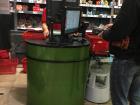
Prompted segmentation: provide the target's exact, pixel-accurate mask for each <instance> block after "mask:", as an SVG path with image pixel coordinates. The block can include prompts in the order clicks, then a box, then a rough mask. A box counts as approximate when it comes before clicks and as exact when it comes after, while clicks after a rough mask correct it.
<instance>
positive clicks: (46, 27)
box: [42, 8, 61, 38]
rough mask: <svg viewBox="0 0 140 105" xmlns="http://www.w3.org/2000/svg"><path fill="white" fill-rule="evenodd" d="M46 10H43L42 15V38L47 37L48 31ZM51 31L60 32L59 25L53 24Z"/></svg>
mask: <svg viewBox="0 0 140 105" xmlns="http://www.w3.org/2000/svg"><path fill="white" fill-rule="evenodd" d="M46 18H47V17H46V8H45V9H44V10H43V14H42V29H43V34H44V36H45V37H46V38H47V37H48V36H49V29H48V26H47V23H46ZM53 29H55V30H60V29H61V25H60V24H54V25H53Z"/></svg>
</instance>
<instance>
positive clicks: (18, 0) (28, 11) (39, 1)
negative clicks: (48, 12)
mask: <svg viewBox="0 0 140 105" xmlns="http://www.w3.org/2000/svg"><path fill="white" fill-rule="evenodd" d="M9 2H10V6H11V7H10V9H11V10H10V12H11V13H12V14H13V16H14V29H15V30H28V29H29V30H30V29H32V30H42V28H41V16H42V12H43V9H44V8H45V7H46V5H45V4H46V1H45V0H9Z"/></svg>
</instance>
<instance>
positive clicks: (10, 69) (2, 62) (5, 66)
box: [0, 58, 18, 74]
mask: <svg viewBox="0 0 140 105" xmlns="http://www.w3.org/2000/svg"><path fill="white" fill-rule="evenodd" d="M17 65H18V59H17V58H14V59H0V74H15V73H16V68H17Z"/></svg>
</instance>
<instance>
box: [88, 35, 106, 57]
mask: <svg viewBox="0 0 140 105" xmlns="http://www.w3.org/2000/svg"><path fill="white" fill-rule="evenodd" d="M86 38H87V39H88V40H89V41H90V51H91V53H92V54H94V55H101V56H106V55H108V54H109V43H108V42H107V41H105V40H104V39H102V38H100V37H99V36H97V35H86Z"/></svg>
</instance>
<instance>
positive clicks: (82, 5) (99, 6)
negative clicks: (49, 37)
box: [80, 4, 111, 8]
mask: <svg viewBox="0 0 140 105" xmlns="http://www.w3.org/2000/svg"><path fill="white" fill-rule="evenodd" d="M80 6H81V7H95V8H111V6H105V5H94V4H80Z"/></svg>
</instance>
